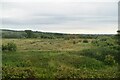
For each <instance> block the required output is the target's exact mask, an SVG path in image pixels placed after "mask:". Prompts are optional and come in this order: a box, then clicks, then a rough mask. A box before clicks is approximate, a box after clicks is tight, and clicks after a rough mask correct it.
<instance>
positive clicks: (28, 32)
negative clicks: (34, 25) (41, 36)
mask: <svg viewBox="0 0 120 80" xmlns="http://www.w3.org/2000/svg"><path fill="white" fill-rule="evenodd" d="M25 32H26V33H27V38H33V37H34V34H33V31H32V30H25Z"/></svg>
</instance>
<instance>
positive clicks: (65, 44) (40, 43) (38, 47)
mask: <svg viewBox="0 0 120 80" xmlns="http://www.w3.org/2000/svg"><path fill="white" fill-rule="evenodd" d="M80 40H82V39H71V40H64V39H3V40H2V41H3V44H6V43H9V42H14V43H15V44H16V45H17V47H18V51H30V50H31V51H78V50H83V49H87V48H90V47H91V44H90V42H91V40H89V43H83V42H80ZM74 41H76V43H75V44H74V43H73V42H74ZM86 45H87V46H86Z"/></svg>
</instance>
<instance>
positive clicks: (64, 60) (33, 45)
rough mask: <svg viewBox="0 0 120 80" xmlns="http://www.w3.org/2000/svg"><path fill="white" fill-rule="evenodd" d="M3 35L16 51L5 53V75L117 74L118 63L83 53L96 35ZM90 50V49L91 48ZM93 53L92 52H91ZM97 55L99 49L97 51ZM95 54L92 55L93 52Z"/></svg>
mask: <svg viewBox="0 0 120 80" xmlns="http://www.w3.org/2000/svg"><path fill="white" fill-rule="evenodd" d="M83 40H84V39H69V40H65V39H3V40H2V43H3V44H7V43H9V42H14V43H15V44H16V45H17V51H16V52H8V51H5V52H3V54H2V61H3V75H2V76H3V78H116V77H118V75H119V72H118V64H114V65H106V64H105V63H104V62H103V61H102V60H99V59H97V58H96V57H90V56H87V55H84V54H83V51H84V50H92V49H93V48H94V47H95V46H94V45H93V44H92V41H93V39H88V42H87V43H84V42H83ZM88 52H89V51H88ZM88 55H89V54H88ZM96 55H99V53H97V52H96ZM91 56H92V55H91Z"/></svg>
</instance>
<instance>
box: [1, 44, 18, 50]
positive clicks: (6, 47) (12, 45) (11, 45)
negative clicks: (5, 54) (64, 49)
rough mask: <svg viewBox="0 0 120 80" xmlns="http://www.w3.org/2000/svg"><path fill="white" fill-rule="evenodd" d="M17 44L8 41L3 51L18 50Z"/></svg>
mask: <svg viewBox="0 0 120 80" xmlns="http://www.w3.org/2000/svg"><path fill="white" fill-rule="evenodd" d="M16 50H17V46H16V44H15V43H7V44H6V45H2V51H16Z"/></svg>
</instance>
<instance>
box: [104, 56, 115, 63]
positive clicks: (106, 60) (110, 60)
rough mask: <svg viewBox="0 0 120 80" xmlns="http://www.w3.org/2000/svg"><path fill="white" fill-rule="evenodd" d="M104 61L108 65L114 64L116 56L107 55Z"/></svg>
mask: <svg viewBox="0 0 120 80" xmlns="http://www.w3.org/2000/svg"><path fill="white" fill-rule="evenodd" d="M104 61H105V63H106V64H107V65H114V64H115V60H114V56H111V55H106V56H105V60H104Z"/></svg>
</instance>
